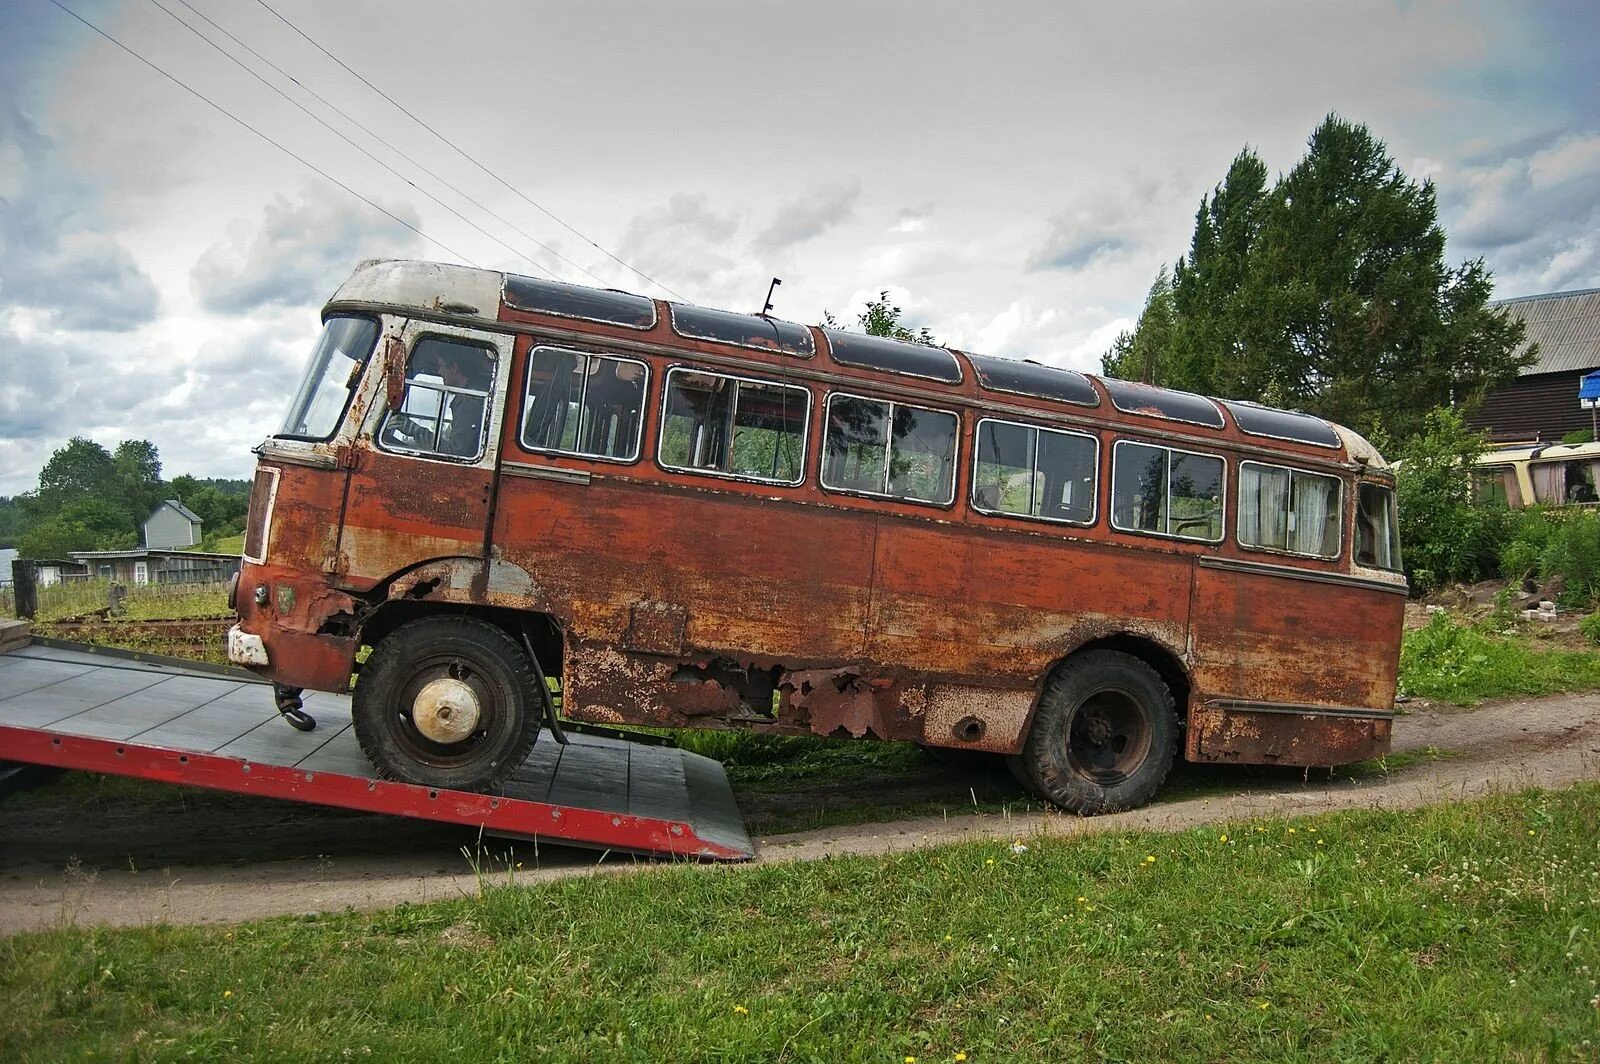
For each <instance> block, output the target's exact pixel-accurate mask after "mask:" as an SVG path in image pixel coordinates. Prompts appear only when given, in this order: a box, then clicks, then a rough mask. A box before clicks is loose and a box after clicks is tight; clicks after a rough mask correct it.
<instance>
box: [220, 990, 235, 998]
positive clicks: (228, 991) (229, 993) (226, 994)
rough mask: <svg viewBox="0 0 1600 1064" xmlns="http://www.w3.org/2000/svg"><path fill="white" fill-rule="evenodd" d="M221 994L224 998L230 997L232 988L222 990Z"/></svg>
mask: <svg viewBox="0 0 1600 1064" xmlns="http://www.w3.org/2000/svg"><path fill="white" fill-rule="evenodd" d="M222 996H223V997H225V998H231V997H233V991H232V990H224V991H223V992H222Z"/></svg>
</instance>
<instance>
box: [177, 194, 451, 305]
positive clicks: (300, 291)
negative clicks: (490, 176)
mask: <svg viewBox="0 0 1600 1064" xmlns="http://www.w3.org/2000/svg"><path fill="white" fill-rule="evenodd" d="M383 206H384V207H385V209H387V210H389V211H391V212H393V213H394V214H395V215H396V216H397V217H399V218H401V219H404V220H405V221H406V222H407V223H408V224H410V225H413V226H418V225H420V224H421V223H420V219H419V217H418V215H417V213H416V211H415V210H414V209H413V208H412V207H410V206H409V205H405V204H388V203H385V204H384V205H383ZM419 243H420V241H419V238H418V237H417V236H416V234H415V233H412V232H410V231H409V230H407V229H405V228H404V227H403V226H401V225H398V224H396V223H395V222H393V221H391V220H390V219H388V218H385V217H384V216H383V215H381V214H379V213H378V212H376V211H374V210H373V209H372V208H371V207H368V206H366V205H365V204H362V203H358V202H356V201H354V200H352V199H350V198H349V197H348V196H347V195H346V194H345V193H344V192H341V191H340V190H338V189H336V188H334V187H332V186H331V185H326V184H322V183H315V184H308V185H306V186H305V187H304V188H302V189H301V190H300V195H299V198H298V200H297V201H294V202H291V201H290V200H288V199H285V198H284V197H282V196H277V197H274V198H273V200H272V201H271V202H269V203H268V204H267V205H266V208H265V209H264V210H263V212H262V219H261V224H260V225H259V226H257V227H256V228H255V230H254V231H253V232H251V231H250V230H249V228H248V227H246V226H243V225H241V224H238V223H236V224H235V225H233V226H230V227H229V231H228V235H227V237H226V238H225V239H223V240H220V241H218V242H217V243H215V244H213V245H212V246H211V247H210V248H208V249H206V251H205V252H204V253H203V254H202V255H201V256H200V259H199V261H198V262H196V263H195V265H194V269H193V270H192V271H191V272H190V275H189V276H190V282H191V284H192V285H193V287H194V292H195V295H196V297H197V298H198V299H199V301H200V305H201V306H202V307H204V308H205V309H206V310H209V311H213V312H215V313H219V314H243V313H248V312H250V311H253V310H256V309H259V308H262V307H274V306H299V305H304V304H307V303H321V302H322V301H323V300H325V299H326V298H327V297H328V296H329V294H331V293H332V292H333V290H334V288H335V287H336V286H337V285H338V283H339V282H340V281H341V280H343V279H344V278H345V277H346V276H348V275H349V273H350V271H351V270H352V269H354V268H355V265H356V263H358V262H360V261H361V260H363V259H373V258H390V257H404V256H406V255H410V254H415V253H416V251H417V249H418V245H419Z"/></svg>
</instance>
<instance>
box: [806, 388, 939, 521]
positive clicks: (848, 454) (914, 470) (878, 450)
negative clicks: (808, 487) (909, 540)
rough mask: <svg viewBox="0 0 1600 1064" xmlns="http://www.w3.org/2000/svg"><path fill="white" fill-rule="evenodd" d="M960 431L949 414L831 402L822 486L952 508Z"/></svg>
mask: <svg viewBox="0 0 1600 1064" xmlns="http://www.w3.org/2000/svg"><path fill="white" fill-rule="evenodd" d="M959 425H960V422H959V420H958V419H957V417H956V415H954V414H952V413H949V412H947V411H943V410H928V409H925V408H923V407H919V406H909V405H906V404H904V403H891V402H888V401H886V400H880V399H867V398H863V397H862V396H857V395H845V394H843V393H839V392H836V393H834V394H833V395H830V396H828V413H827V434H826V437H825V438H824V440H823V459H822V486H823V487H825V488H832V489H834V490H835V491H855V492H861V493H864V494H868V495H885V496H888V497H890V498H896V499H908V500H911V501H913V502H929V503H934V504H936V505H939V506H944V505H948V504H949V503H950V502H952V501H954V498H955V461H956V437H957V429H958V427H959Z"/></svg>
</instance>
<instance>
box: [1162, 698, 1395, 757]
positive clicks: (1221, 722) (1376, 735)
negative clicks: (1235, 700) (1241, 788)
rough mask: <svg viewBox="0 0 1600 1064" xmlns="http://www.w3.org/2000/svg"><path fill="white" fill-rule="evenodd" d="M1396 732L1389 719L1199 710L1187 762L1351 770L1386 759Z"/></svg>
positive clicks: (1194, 716)
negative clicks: (1357, 764)
mask: <svg viewBox="0 0 1600 1064" xmlns="http://www.w3.org/2000/svg"><path fill="white" fill-rule="evenodd" d="M1392 726H1393V721H1392V720H1391V719H1390V718H1388V717H1356V716H1343V715H1339V716H1334V715H1328V714H1319V713H1314V712H1307V713H1293V712H1261V711H1251V710H1248V709H1223V708H1220V707H1217V706H1211V705H1203V706H1196V707H1194V709H1193V710H1192V711H1191V712H1190V714H1189V740H1188V742H1189V756H1190V758H1191V759H1192V760H1196V761H1219V762H1225V763H1233V764H1242V765H1297V766H1332V765H1348V764H1350V763H1352V762H1355V761H1365V760H1367V759H1368V758H1372V757H1380V756H1382V755H1383V754H1385V753H1388V751H1389V735H1390V731H1391V729H1392Z"/></svg>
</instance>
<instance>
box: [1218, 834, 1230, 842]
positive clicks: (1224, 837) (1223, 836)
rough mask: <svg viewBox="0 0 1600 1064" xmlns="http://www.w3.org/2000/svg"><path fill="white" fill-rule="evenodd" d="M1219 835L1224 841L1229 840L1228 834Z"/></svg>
mask: <svg viewBox="0 0 1600 1064" xmlns="http://www.w3.org/2000/svg"><path fill="white" fill-rule="evenodd" d="M1217 837H1218V838H1220V839H1221V840H1222V841H1223V842H1227V841H1228V836H1226V835H1219V836H1217Z"/></svg>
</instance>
